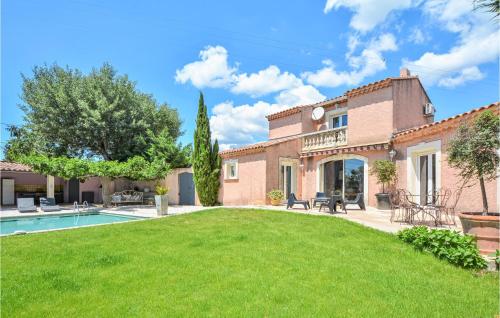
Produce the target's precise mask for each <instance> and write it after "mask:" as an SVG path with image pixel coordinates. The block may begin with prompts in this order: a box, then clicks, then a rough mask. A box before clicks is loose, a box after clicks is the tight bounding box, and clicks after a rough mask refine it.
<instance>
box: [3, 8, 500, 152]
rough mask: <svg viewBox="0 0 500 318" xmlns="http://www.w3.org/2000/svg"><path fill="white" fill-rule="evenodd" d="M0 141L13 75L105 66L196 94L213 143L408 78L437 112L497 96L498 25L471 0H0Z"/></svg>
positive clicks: (15, 118)
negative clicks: (369, 86) (55, 67)
mask: <svg viewBox="0 0 500 318" xmlns="http://www.w3.org/2000/svg"><path fill="white" fill-rule="evenodd" d="M1 14H2V16H1V18H2V22H1V23H2V30H1V32H2V34H1V36H2V57H1V59H2V60H1V62H2V68H1V77H2V82H1V89H2V96H1V103H2V113H1V114H2V118H1V122H2V145H3V143H4V142H5V140H6V138H8V136H7V134H6V132H5V129H4V128H5V127H6V126H5V125H6V124H21V123H22V120H23V119H22V116H23V114H22V112H21V111H20V110H19V109H18V107H17V105H18V104H19V103H20V102H21V101H20V99H19V95H20V93H21V76H20V74H21V73H23V74H26V75H28V76H29V75H30V74H31V69H32V67H33V66H34V65H40V64H43V63H48V64H51V63H58V64H59V65H62V66H65V65H68V66H70V67H73V68H79V69H81V70H82V71H83V72H88V71H89V70H91V69H92V67H99V66H100V65H102V63H104V62H109V63H111V64H112V65H113V66H114V67H115V68H117V69H118V71H119V72H120V73H126V74H128V75H129V77H130V78H131V79H132V80H134V81H136V82H137V86H138V88H139V89H140V90H142V91H144V92H147V93H150V94H152V95H153V96H154V97H155V98H156V99H157V100H158V101H159V102H167V103H169V104H170V105H171V106H172V107H175V108H177V109H178V110H179V113H180V116H181V118H182V120H183V121H184V124H183V130H184V131H185V134H184V136H183V137H182V138H181V141H182V142H183V143H189V142H191V141H192V132H193V129H194V121H195V116H196V108H197V101H198V92H199V91H200V90H202V91H203V92H204V94H205V101H206V103H207V106H208V107H209V110H210V115H211V124H212V130H213V134H214V135H215V136H217V137H218V138H219V139H220V142H221V144H223V146H224V147H226V148H227V147H235V146H238V145H241V144H246V143H252V142H256V141H260V140H264V139H265V138H266V132H267V121H266V120H265V118H264V116H265V115H266V114H267V113H269V112H274V111H277V110H281V109H284V108H286V107H290V106H294V105H296V104H304V103H311V102H315V101H320V100H322V99H325V98H330V97H335V96H338V95H341V94H342V93H343V92H345V91H346V90H349V89H351V88H353V87H357V86H359V85H362V84H366V83H369V82H372V81H376V80H379V79H383V78H385V77H388V76H397V75H398V74H399V69H400V68H401V67H402V66H407V67H408V68H409V69H410V70H411V71H412V73H414V74H418V75H419V76H420V78H421V79H422V81H423V82H424V85H425V87H426V89H427V92H428V94H429V95H430V98H431V99H432V101H433V103H434V105H435V106H436V107H437V116H436V119H442V118H445V117H449V116H452V115H454V114H457V113H461V112H464V111H467V110H469V109H471V108H474V107H478V106H482V105H485V104H489V103H491V102H494V101H497V100H498V99H499V97H498V69H499V64H498V56H499V44H498V43H500V42H499V34H500V33H499V30H498V23H496V22H494V21H492V20H491V16H490V15H488V14H487V13H482V12H473V11H472V0H449V1H444V0H427V1H423V0H418V1H412V0H401V1H394V0H392V1H391V0H351V1H347V0H323V1H248V2H239V1H238V2H237V1H213V2H211V3H209V2H208V1H97V0H93V1H87V0H66V1H50V0H47V1H34V0H4V1H2V13H1Z"/></svg>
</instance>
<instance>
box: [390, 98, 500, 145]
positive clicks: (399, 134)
mask: <svg viewBox="0 0 500 318" xmlns="http://www.w3.org/2000/svg"><path fill="white" fill-rule="evenodd" d="M499 106H500V102H495V103H492V104H489V105H485V106H482V107H478V108H474V109H472V110H469V111H468V112H465V113H461V114H458V115H455V116H452V117H448V118H445V119H443V120H440V121H435V122H433V123H430V124H425V125H422V126H418V127H413V128H409V129H405V130H402V131H399V132H397V133H395V134H394V138H398V137H402V136H405V135H409V134H412V133H414V132H417V131H420V130H422V129H426V128H430V127H435V126H441V125H444V124H445V123H450V122H453V121H458V120H460V119H463V118H466V117H469V116H471V115H474V114H475V113H478V112H482V111H484V110H487V109H490V108H494V107H496V108H497V109H496V111H497V112H498V111H499V109H498V107H499Z"/></svg>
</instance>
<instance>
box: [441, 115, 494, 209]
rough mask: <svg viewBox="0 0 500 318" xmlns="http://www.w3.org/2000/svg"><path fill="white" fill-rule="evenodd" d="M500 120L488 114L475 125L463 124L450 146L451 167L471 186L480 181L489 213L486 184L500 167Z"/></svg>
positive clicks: (480, 116)
mask: <svg viewBox="0 0 500 318" xmlns="http://www.w3.org/2000/svg"><path fill="white" fill-rule="evenodd" d="M499 125H500V118H499V117H498V116H497V115H495V114H494V113H493V112H492V111H485V112H483V113H482V114H481V115H479V117H478V118H477V119H476V120H475V121H474V122H473V123H472V125H468V124H467V123H464V124H462V125H461V126H460V127H459V128H458V130H457V132H456V134H455V136H454V137H453V139H452V140H451V141H450V143H449V146H448V150H447V151H448V164H449V165H450V166H451V167H453V168H456V169H458V170H459V175H460V176H461V177H462V179H463V180H466V181H467V183H468V185H469V186H472V185H474V184H475V182H474V181H476V180H479V186H480V188H481V196H482V199H483V212H484V213H487V212H488V199H487V196H486V187H485V181H488V180H494V179H495V178H496V176H497V168H498V164H499V161H500V160H499V156H498V152H497V150H498V148H500V140H499V139H498V134H499V132H500V129H499Z"/></svg>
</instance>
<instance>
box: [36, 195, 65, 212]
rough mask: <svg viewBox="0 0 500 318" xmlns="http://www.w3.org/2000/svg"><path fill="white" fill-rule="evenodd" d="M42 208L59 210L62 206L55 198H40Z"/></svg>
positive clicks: (44, 210)
mask: <svg viewBox="0 0 500 318" xmlns="http://www.w3.org/2000/svg"><path fill="white" fill-rule="evenodd" d="M40 208H41V209H42V211H43V212H52V211H59V210H61V207H59V206H58V205H57V204H56V199H54V198H40Z"/></svg>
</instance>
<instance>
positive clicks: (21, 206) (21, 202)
mask: <svg viewBox="0 0 500 318" xmlns="http://www.w3.org/2000/svg"><path fill="white" fill-rule="evenodd" d="M17 210H18V211H19V212H37V209H36V206H35V199H34V198H17Z"/></svg>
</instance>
